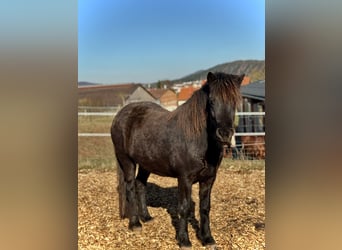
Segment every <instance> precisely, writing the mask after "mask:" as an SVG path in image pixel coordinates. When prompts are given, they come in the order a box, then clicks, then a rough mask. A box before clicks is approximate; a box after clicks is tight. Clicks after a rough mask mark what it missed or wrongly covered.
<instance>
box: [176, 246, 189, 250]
mask: <svg viewBox="0 0 342 250" xmlns="http://www.w3.org/2000/svg"><path fill="white" fill-rule="evenodd" d="M179 249H181V250H191V249H192V247H186V246H183V247H180V248H179Z"/></svg>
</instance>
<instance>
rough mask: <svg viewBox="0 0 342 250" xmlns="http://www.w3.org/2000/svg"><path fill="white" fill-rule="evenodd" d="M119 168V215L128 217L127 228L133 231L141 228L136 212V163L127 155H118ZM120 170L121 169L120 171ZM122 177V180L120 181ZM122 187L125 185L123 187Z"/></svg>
mask: <svg viewBox="0 0 342 250" xmlns="http://www.w3.org/2000/svg"><path fill="white" fill-rule="evenodd" d="M117 160H118V163H119V167H120V170H119V169H118V178H119V187H118V191H119V204H121V205H120V215H121V217H123V218H124V217H128V219H129V224H128V228H129V229H130V230H133V231H140V230H141V227H142V226H141V223H140V221H139V214H138V202H137V197H136V190H135V169H136V164H135V163H134V162H132V160H130V159H129V158H128V157H125V156H121V157H120V156H118V155H117ZM120 171H122V172H121V173H120ZM120 178H121V180H120ZM122 179H123V181H122ZM123 187H126V188H125V189H124V188H123Z"/></svg>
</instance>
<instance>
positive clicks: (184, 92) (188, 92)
mask: <svg viewBox="0 0 342 250" xmlns="http://www.w3.org/2000/svg"><path fill="white" fill-rule="evenodd" d="M199 88H200V87H193V86H192V85H190V86H186V87H183V88H181V89H180V92H179V93H178V106H180V105H182V104H183V103H185V102H186V101H187V100H188V99H189V98H190V97H191V96H192V94H193V93H194V92H195V91H196V90H198V89H199Z"/></svg>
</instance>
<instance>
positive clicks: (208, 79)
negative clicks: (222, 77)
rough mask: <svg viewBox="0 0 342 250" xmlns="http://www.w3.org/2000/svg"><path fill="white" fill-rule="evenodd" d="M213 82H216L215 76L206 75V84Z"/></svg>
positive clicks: (211, 74)
mask: <svg viewBox="0 0 342 250" xmlns="http://www.w3.org/2000/svg"><path fill="white" fill-rule="evenodd" d="M215 80H216V76H215V75H214V74H213V73H211V72H209V73H208V75H207V81H208V82H212V81H215Z"/></svg>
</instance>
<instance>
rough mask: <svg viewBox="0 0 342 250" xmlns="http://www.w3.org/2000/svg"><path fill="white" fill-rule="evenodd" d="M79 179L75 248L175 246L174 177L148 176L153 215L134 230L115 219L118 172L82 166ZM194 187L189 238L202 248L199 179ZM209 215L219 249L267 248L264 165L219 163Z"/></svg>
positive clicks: (193, 244)
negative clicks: (254, 167) (241, 166)
mask: <svg viewBox="0 0 342 250" xmlns="http://www.w3.org/2000/svg"><path fill="white" fill-rule="evenodd" d="M78 178H79V179H78V246H79V249H94V250H98V249H178V245H177V241H176V240H175V233H176V230H175V227H174V226H173V225H177V223H176V221H177V216H176V211H177V210H176V209H177V180H176V179H173V178H166V177H159V176H156V175H151V176H150V178H149V180H148V182H149V184H148V194H147V203H148V209H149V211H150V214H151V215H152V217H154V220H152V221H151V222H148V223H146V224H143V229H142V231H141V232H139V233H137V232H134V233H133V232H130V231H129V230H128V220H127V219H125V220H121V219H120V218H119V208H118V195H117V192H116V187H117V183H116V181H117V178H116V171H115V170H111V171H98V170H84V171H79V174H78ZM192 191H193V192H192V199H193V202H194V204H195V218H193V219H192V220H191V222H190V223H189V237H190V240H191V242H192V249H205V248H204V247H202V245H201V243H200V241H199V240H198V239H197V237H196V228H198V225H199V223H198V220H199V214H198V204H199V201H198V184H195V185H193V188H192ZM210 216H211V231H212V234H213V236H214V238H215V240H216V243H217V247H218V249H265V170H248V169H243V170H241V169H230V168H220V169H219V172H218V176H217V179H216V182H215V184H214V187H213V191H212V197H211V213H210Z"/></svg>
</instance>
